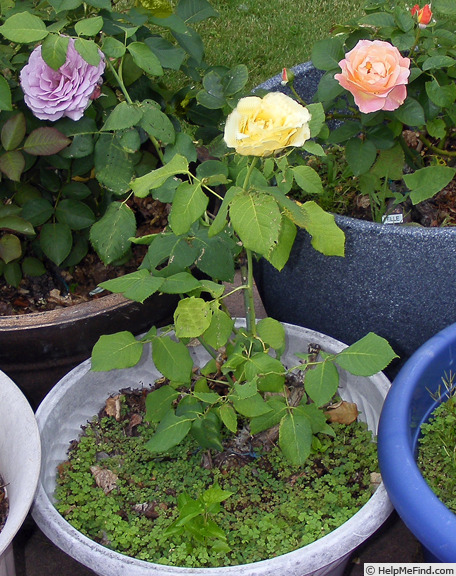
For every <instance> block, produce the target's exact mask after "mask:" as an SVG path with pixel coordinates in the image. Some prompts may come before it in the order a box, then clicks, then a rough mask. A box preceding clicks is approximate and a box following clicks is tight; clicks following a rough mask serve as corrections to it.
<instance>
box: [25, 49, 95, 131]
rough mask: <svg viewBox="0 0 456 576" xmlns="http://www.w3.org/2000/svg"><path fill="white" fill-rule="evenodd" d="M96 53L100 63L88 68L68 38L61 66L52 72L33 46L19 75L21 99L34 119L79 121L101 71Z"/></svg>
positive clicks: (88, 65)
mask: <svg viewBox="0 0 456 576" xmlns="http://www.w3.org/2000/svg"><path fill="white" fill-rule="evenodd" d="M98 53H99V56H100V62H99V64H98V66H92V65H91V64H89V63H88V62H86V61H85V60H84V58H83V57H82V56H81V55H80V54H79V52H78V51H77V50H76V48H75V46H74V39H73V38H68V46H67V52H66V61H65V64H63V66H60V68H59V69H58V70H54V69H53V68H51V67H50V66H49V64H47V63H46V62H45V61H44V59H43V57H42V55H41V46H37V47H36V48H35V50H33V52H32V53H31V54H30V58H29V61H28V63H27V64H26V65H25V66H24V67H23V68H22V70H21V72H20V83H21V87H22V90H23V91H24V100H25V103H26V104H27V106H28V107H29V108H30V110H31V111H32V112H33V114H34V116H36V117H37V118H39V119H40V120H51V121H53V122H54V121H55V120H59V119H60V118H63V117H64V116H67V117H68V118H71V119H72V120H75V121H76V120H80V119H81V118H82V116H83V115H84V112H85V110H86V108H87V107H88V105H89V104H90V99H91V98H92V96H93V94H94V92H95V91H97V89H98V83H99V82H100V79H101V75H102V74H103V72H104V69H105V59H104V55H103V53H102V52H101V50H99V51H98Z"/></svg>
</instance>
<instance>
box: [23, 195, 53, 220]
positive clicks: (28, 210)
mask: <svg viewBox="0 0 456 576" xmlns="http://www.w3.org/2000/svg"><path fill="white" fill-rule="evenodd" d="M53 214H54V206H53V205H52V204H51V203H50V202H49V200H46V198H32V199H31V200H27V201H26V202H25V203H24V205H23V207H22V217H23V218H25V219H26V220H27V221H28V222H30V224H32V226H41V225H42V224H44V223H45V222H47V221H48V220H49V218H50V217H51V216H52V215H53Z"/></svg>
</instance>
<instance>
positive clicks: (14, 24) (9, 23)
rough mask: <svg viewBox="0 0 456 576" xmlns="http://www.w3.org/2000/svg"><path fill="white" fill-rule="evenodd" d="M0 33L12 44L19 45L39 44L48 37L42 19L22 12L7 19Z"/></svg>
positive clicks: (0, 28) (0, 27)
mask: <svg viewBox="0 0 456 576" xmlns="http://www.w3.org/2000/svg"><path fill="white" fill-rule="evenodd" d="M0 33H1V34H3V36H4V37H5V38H7V39H8V40H11V42H17V43H18V44H31V43H32V42H39V41H40V40H43V39H44V38H46V36H47V35H48V31H47V30H46V25H45V24H44V22H43V21H42V20H41V18H38V16H35V15H34V14H30V12H20V13H18V14H13V15H12V16H10V17H9V18H7V19H6V20H5V23H4V24H3V25H2V26H0Z"/></svg>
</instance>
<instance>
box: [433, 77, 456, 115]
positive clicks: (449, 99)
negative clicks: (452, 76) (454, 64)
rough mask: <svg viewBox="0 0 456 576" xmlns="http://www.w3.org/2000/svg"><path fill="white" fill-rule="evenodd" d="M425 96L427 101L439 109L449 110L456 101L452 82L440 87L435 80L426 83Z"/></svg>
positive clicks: (455, 90)
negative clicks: (427, 98)
mask: <svg viewBox="0 0 456 576" xmlns="http://www.w3.org/2000/svg"><path fill="white" fill-rule="evenodd" d="M426 94H427V95H428V97H429V99H430V100H431V101H432V102H433V103H434V104H436V105H437V106H440V107H441V108H449V107H450V106H451V105H452V104H453V102H454V101H455V100H456V85H455V84H454V83H453V82H452V83H451V84H447V85H444V86H440V84H439V83H438V82H437V80H433V81H432V82H426Z"/></svg>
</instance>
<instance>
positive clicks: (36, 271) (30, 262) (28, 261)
mask: <svg viewBox="0 0 456 576" xmlns="http://www.w3.org/2000/svg"><path fill="white" fill-rule="evenodd" d="M22 272H23V273H24V274H26V275H27V276H42V275H43V274H46V268H45V267H44V264H43V263H42V262H41V260H38V258H32V257H31V256H27V257H26V258H24V260H23V261H22Z"/></svg>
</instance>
